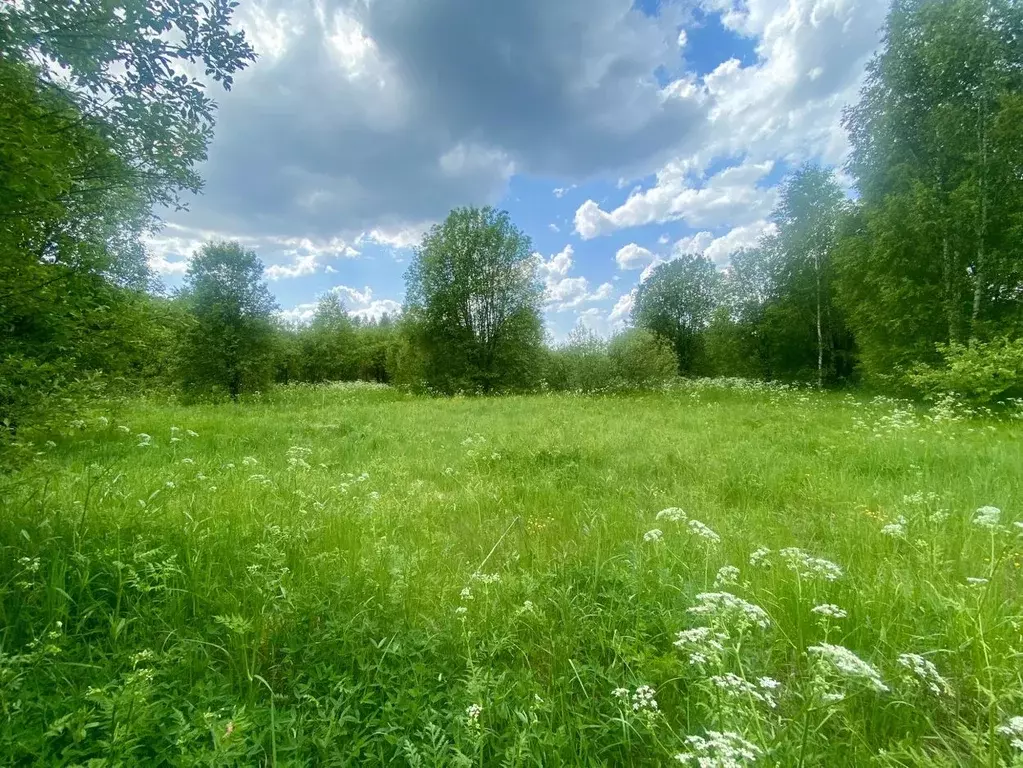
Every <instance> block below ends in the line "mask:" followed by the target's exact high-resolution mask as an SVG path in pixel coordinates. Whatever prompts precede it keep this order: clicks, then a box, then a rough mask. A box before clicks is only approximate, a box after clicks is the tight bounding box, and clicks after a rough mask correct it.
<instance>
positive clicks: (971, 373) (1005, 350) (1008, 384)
mask: <svg viewBox="0 0 1023 768" xmlns="http://www.w3.org/2000/svg"><path fill="white" fill-rule="evenodd" d="M937 349H938V354H939V355H940V356H941V358H942V363H941V365H939V366H932V365H929V364H926V363H920V364H918V365H916V366H914V367H913V368H911V369H910V371H909V373H908V374H907V376H906V380H907V382H908V383H909V385H910V386H912V387H913V388H914V389H917V390H918V391H920V392H923V393H924V394H925V395H928V396H937V395H941V394H945V393H947V392H951V393H954V394H956V395H958V396H959V397H960V398H961V399H963V400H967V401H970V402H972V403H975V404H978V405H993V404H996V403H1000V402H1004V401H1006V400H1010V399H1014V398H1020V397H1023V338H1018V339H1009V338H999V339H994V340H992V341H988V342H981V341H974V342H971V343H970V344H968V345H964V344H956V343H951V344H938V345H937Z"/></svg>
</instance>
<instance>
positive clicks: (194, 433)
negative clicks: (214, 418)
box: [185, 429, 199, 437]
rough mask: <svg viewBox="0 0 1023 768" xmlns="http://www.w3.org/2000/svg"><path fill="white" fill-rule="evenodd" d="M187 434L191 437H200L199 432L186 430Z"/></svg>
mask: <svg viewBox="0 0 1023 768" xmlns="http://www.w3.org/2000/svg"><path fill="white" fill-rule="evenodd" d="M185 434H186V435H188V436H189V437H199V433H198V432H194V431H193V430H191V429H186V430H185Z"/></svg>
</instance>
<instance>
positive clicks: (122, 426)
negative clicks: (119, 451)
mask: <svg viewBox="0 0 1023 768" xmlns="http://www.w3.org/2000/svg"><path fill="white" fill-rule="evenodd" d="M117 428H118V429H119V430H120V431H121V432H124V434H126V435H130V434H131V427H129V426H127V425H126V424H118V425H117Z"/></svg>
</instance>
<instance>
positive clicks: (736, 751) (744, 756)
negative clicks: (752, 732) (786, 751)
mask: <svg viewBox="0 0 1023 768" xmlns="http://www.w3.org/2000/svg"><path fill="white" fill-rule="evenodd" d="M686 743H687V744H688V745H689V749H690V750H691V751H689V752H680V753H679V754H677V755H675V759H676V760H677V761H678V762H680V763H690V762H693V763H696V764H697V765H698V766H700V768H739V767H740V766H742V765H744V764H748V763H753V762H755V761H756V759H757V758H758V757H760V755H761V754H763V753H762V750H761V749H760V747H758V746H756V745H755V744H752V743H751V742H749V741H746V739H744V738H743V737H742V736H740V735H739V734H737V733H736V732H735V731H707V735H706V737H704V736H686Z"/></svg>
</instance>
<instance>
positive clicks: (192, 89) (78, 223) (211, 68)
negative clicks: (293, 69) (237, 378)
mask: <svg viewBox="0 0 1023 768" xmlns="http://www.w3.org/2000/svg"><path fill="white" fill-rule="evenodd" d="M232 10H233V5H232V4H231V3H225V2H221V1H220V0H217V1H216V2H213V3H208V2H207V3H200V2H196V1H193V0H184V2H174V3H164V2H160V3H147V2H141V0H125V2H116V1H113V2H96V3H89V2H72V1H71V0H57V2H54V1H52V0H46V1H45V2H44V1H43V0H23V1H21V2H17V3H3V4H0V125H2V126H3V127H2V129H0V380H2V382H3V386H2V387H0V389H2V390H3V391H2V392H0V422H3V423H6V424H7V426H8V427H9V429H16V428H17V427H18V426H24V425H26V424H31V423H33V422H35V423H39V422H40V421H41V420H42V419H44V418H49V417H48V416H47V414H55V413H57V412H58V411H60V410H61V408H63V407H64V406H65V405H66V404H68V403H70V402H73V401H74V400H75V398H74V397H73V392H74V390H76V389H79V390H81V389H82V387H81V386H80V384H82V383H83V382H90V381H92V380H93V377H94V374H96V373H97V372H98V371H104V372H106V373H108V374H111V375H115V376H120V375H122V374H124V373H125V372H126V371H131V370H136V371H138V370H142V369H143V368H145V369H146V370H154V366H153V365H149V364H143V363H142V362H140V361H139V360H137V359H136V357H135V356H137V354H138V353H139V352H140V351H142V350H146V349H149V350H150V351H152V350H153V345H151V344H149V343H148V340H151V339H153V338H156V337H157V336H158V335H159V334H158V333H156V332H155V331H154V332H150V331H153V329H149V328H146V327H144V326H143V324H142V321H143V320H145V319H146V318H149V319H152V318H154V317H157V316H159V315H160V314H161V312H160V311H156V312H155V313H154V312H150V311H148V310H149V309H153V308H154V307H155V306H156V305H152V304H150V303H149V302H148V299H147V298H146V297H145V296H144V295H143V291H144V290H145V289H147V288H148V287H150V281H151V278H150V275H149V272H148V267H147V264H146V258H145V253H144V249H143V246H142V243H141V239H142V235H143V234H144V233H145V232H146V231H147V230H148V229H149V228H150V227H151V226H152V224H153V222H154V218H153V205H154V203H167V204H173V203H176V202H177V201H178V193H179V192H180V191H182V190H197V189H198V188H199V186H200V182H199V177H198V175H197V173H196V171H195V164H196V163H197V162H198V161H200V160H202V159H203V158H204V157H205V148H206V143H207V141H208V139H209V136H210V132H211V130H212V124H213V111H214V105H213V103H212V101H210V99H209V97H208V96H207V95H206V93H205V86H204V85H203V84H202V83H200V82H199V81H197V80H195V79H194V78H190V77H187V76H185V75H184V74H183V73H182V71H181V69H182V67H183V66H184V65H186V64H188V65H193V64H196V65H199V66H200V67H201V68H203V69H205V70H206V71H207V75H209V76H210V77H211V78H212V79H213V80H219V81H220V82H221V83H223V84H224V85H225V86H229V85H230V83H231V76H232V74H233V73H234V72H236V71H237V70H238V69H240V68H241V67H243V66H245V65H246V64H247V63H248V62H249V61H250V60H251V59H252V58H253V54H252V50H251V49H250V48H249V47H248V45H247V44H246V43H245V41H244V38H243V37H242V36H241V34H240V33H234V32H230V31H229V23H230V17H231V13H232ZM154 354H156V355H157V356H158V353H156V352H155V351H154ZM133 359H134V360H135V362H133V363H131V364H128V362H127V361H130V360H133ZM157 367H158V366H157ZM85 389H89V390H91V387H86V388H85ZM83 391H84V390H83Z"/></svg>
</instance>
